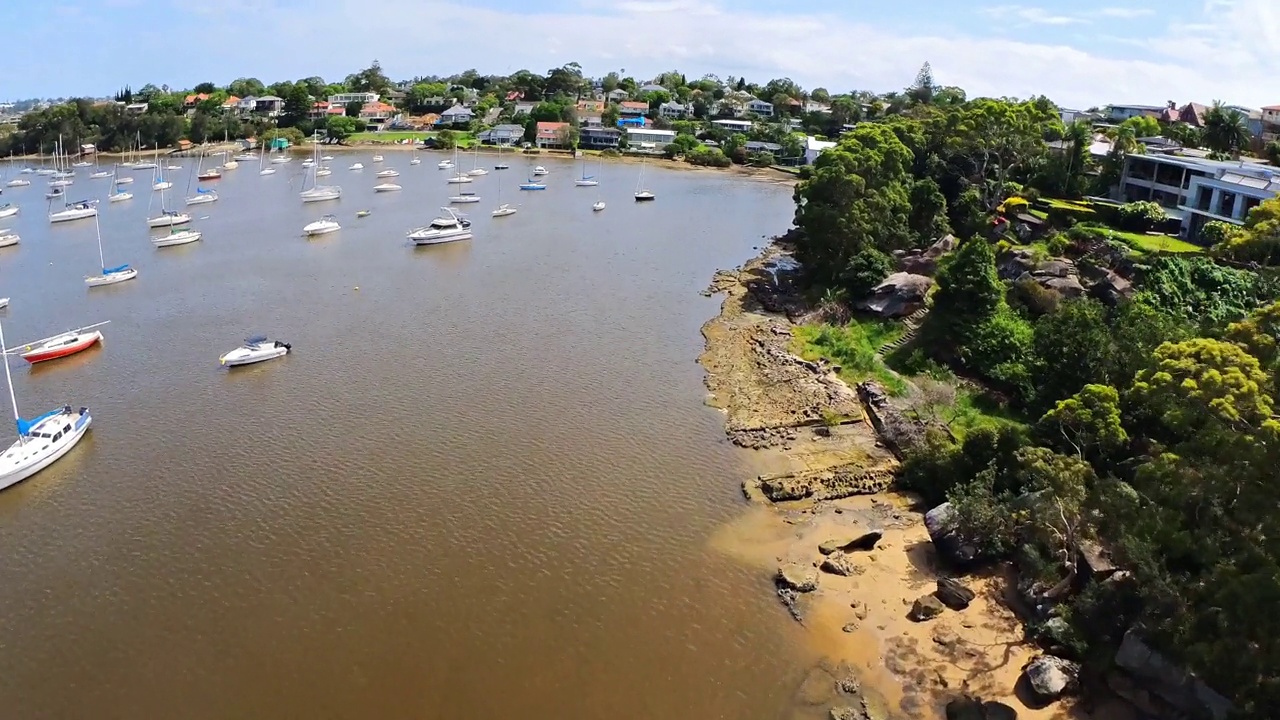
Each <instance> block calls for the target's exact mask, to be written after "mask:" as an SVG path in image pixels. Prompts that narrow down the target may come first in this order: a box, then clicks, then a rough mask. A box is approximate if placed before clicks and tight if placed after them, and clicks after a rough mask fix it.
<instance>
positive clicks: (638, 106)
mask: <svg viewBox="0 0 1280 720" xmlns="http://www.w3.org/2000/svg"><path fill="white" fill-rule="evenodd" d="M648 112H649V103H644V102H636V101H634V100H623V101H622V102H620V103H618V114H619V115H621V116H622V117H636V116H637V115H644V114H646V113H648Z"/></svg>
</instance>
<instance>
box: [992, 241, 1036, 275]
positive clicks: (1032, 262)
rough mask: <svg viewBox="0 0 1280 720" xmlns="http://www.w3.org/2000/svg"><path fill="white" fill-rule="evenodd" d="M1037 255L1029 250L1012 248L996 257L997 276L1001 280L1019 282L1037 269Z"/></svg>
mask: <svg viewBox="0 0 1280 720" xmlns="http://www.w3.org/2000/svg"><path fill="white" fill-rule="evenodd" d="M1036 265H1038V263H1037V262H1036V258H1035V253H1033V252H1031V251H1030V250H1028V249H1027V248H1011V249H1009V250H1005V251H1004V252H1002V253H1000V255H999V256H998V257H996V274H998V275H999V276H1000V279H1001V280H1017V279H1018V278H1020V277H1022V276H1023V275H1030V274H1031V271H1033V270H1035V269H1036Z"/></svg>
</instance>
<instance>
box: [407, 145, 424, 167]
mask: <svg viewBox="0 0 1280 720" xmlns="http://www.w3.org/2000/svg"><path fill="white" fill-rule="evenodd" d="M410 153H411V156H410V157H409V164H410V165H421V164H422V158H420V157H418V141H417V140H414V141H413V148H411V150H410Z"/></svg>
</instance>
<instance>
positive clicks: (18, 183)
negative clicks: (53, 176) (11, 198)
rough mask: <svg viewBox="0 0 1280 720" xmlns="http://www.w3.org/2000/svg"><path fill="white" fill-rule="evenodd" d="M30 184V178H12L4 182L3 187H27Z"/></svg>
mask: <svg viewBox="0 0 1280 720" xmlns="http://www.w3.org/2000/svg"><path fill="white" fill-rule="evenodd" d="M30 184H31V181H30V180H27V179H24V178H14V179H12V180H10V181H9V182H7V183H5V184H4V185H5V187H27V186H28V185H30Z"/></svg>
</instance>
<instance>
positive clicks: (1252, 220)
mask: <svg viewBox="0 0 1280 720" xmlns="http://www.w3.org/2000/svg"><path fill="white" fill-rule="evenodd" d="M1214 249H1215V251H1216V252H1218V253H1220V254H1221V255H1224V256H1226V257H1230V258H1233V259H1235V260H1248V261H1252V262H1256V263H1261V264H1263V265H1269V266H1270V265H1275V264H1276V263H1277V262H1278V261H1280V198H1270V199H1268V200H1264V201H1262V202H1261V203H1260V204H1259V205H1257V206H1256V207H1254V208H1253V209H1252V210H1250V211H1249V215H1248V216H1247V217H1246V218H1245V222H1244V228H1242V229H1241V230H1240V231H1239V232H1234V233H1231V235H1230V236H1229V237H1228V238H1226V240H1225V241H1224V242H1222V243H1220V244H1219V245H1218V246H1217V247H1215V248H1214Z"/></svg>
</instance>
